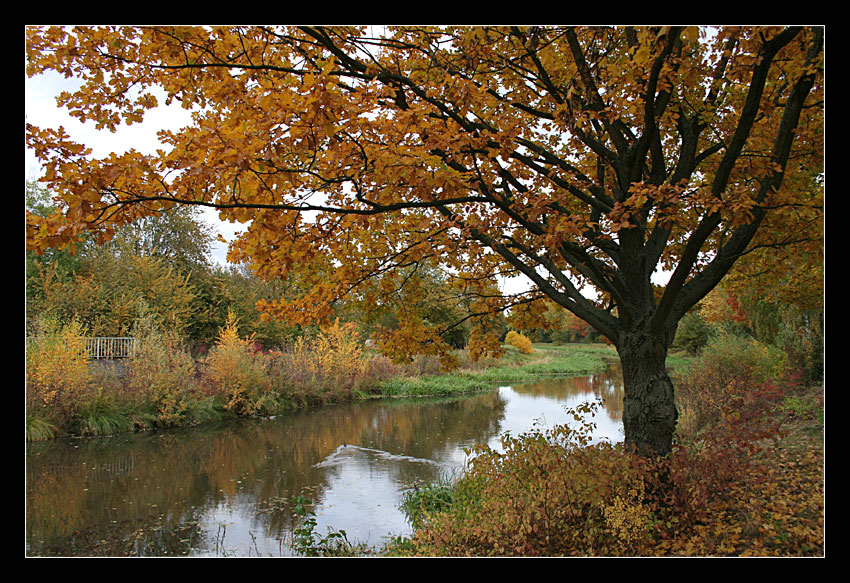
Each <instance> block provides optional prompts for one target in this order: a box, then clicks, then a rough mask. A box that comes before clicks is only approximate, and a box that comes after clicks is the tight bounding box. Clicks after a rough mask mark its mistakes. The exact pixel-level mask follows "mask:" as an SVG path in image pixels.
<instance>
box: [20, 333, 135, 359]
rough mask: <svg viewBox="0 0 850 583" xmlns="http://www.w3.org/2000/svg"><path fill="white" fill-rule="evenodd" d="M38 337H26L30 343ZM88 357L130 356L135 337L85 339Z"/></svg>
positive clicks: (133, 353)
mask: <svg viewBox="0 0 850 583" xmlns="http://www.w3.org/2000/svg"><path fill="white" fill-rule="evenodd" d="M39 338H40V337H28V338H27V340H26V342H27V349H29V347H30V343H32V342H38V341H39ZM85 341H86V351H87V352H88V357H89V358H91V359H93V360H105V359H109V360H112V359H116V358H132V357H134V356H136V342H137V340H136V338H132V337H130V336H96V337H89V338H86V339H85Z"/></svg>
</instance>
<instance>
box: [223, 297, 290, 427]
mask: <svg viewBox="0 0 850 583" xmlns="http://www.w3.org/2000/svg"><path fill="white" fill-rule="evenodd" d="M206 377H207V380H208V381H209V383H210V384H211V387H212V388H211V390H212V391H213V393H214V394H217V395H220V396H221V397H222V398H223V399H224V402H225V404H224V408H225V409H226V410H228V411H230V412H232V413H234V414H236V415H257V414H267V413H270V412H274V411H276V410H277V408H278V399H277V396H276V395H274V394H273V393H272V391H271V383H270V381H269V376H268V375H267V374H266V366H265V362H264V358H263V355H262V353H259V352H257V351H256V350H255V349H254V343H253V337H252V336H249V337H247V338H241V337H240V336H239V331H238V320H237V319H236V316H234V314H233V313H232V312H231V313H230V314H228V317H227V321H226V323H225V326H224V328H222V330H221V332H220V333H219V336H218V340H217V341H216V344H215V346H214V347H213V348H212V350H211V351H210V354H209V356H207V359H206Z"/></svg>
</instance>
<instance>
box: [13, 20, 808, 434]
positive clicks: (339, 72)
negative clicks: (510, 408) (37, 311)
mask: <svg viewBox="0 0 850 583" xmlns="http://www.w3.org/2000/svg"><path fill="white" fill-rule="evenodd" d="M379 32H380V34H379ZM823 34H824V31H823V28H819V27H719V28H711V29H709V28H698V27H684V28H682V27H649V26H648V27H512V26H505V27H421V26H401V27H389V28H387V29H386V30H380V31H378V30H377V29H373V28H371V27H353V26H344V27H310V26H301V27H267V26H215V27H193V26H168V27H160V26H138V27H123V26H121V27H113V26H97V27H80V28H73V29H66V28H62V27H32V28H29V29H28V30H27V67H28V73H29V74H30V75H35V74H38V73H40V72H43V71H46V70H55V71H58V72H60V73H62V74H65V75H67V76H73V77H76V78H78V79H80V80H81V81H82V86H81V87H80V89H79V90H78V91H76V92H73V93H66V94H63V95H62V96H61V97H60V99H59V101H60V103H61V104H62V105H64V106H66V107H67V108H68V109H69V111H70V112H71V113H72V114H73V115H75V116H77V117H78V118H79V119H81V120H93V121H94V122H95V123H96V124H97V126H98V127H101V128H104V129H114V128H115V127H117V126H118V125H119V124H121V123H135V122H138V121H140V120H141V119H142V118H143V116H144V114H145V112H146V111H148V110H150V109H151V108H153V107H156V106H157V105H158V103H159V102H158V100H157V98H156V97H155V95H154V91H153V90H154V89H155V88H157V89H158V90H159V91H161V92H164V95H165V100H166V102H167V103H171V102H174V101H177V102H179V103H181V104H182V106H183V107H185V108H187V109H191V110H192V111H193V114H192V115H193V123H192V124H191V125H190V126H188V127H185V128H182V129H181V130H179V131H173V132H172V131H168V132H163V133H162V134H161V139H162V140H163V141H164V142H165V144H166V145H167V148H166V149H163V150H161V151H159V152H158V153H157V154H156V155H142V154H141V153H139V152H136V151H132V150H131V151H129V152H127V153H123V154H113V155H110V156H107V157H105V158H103V159H92V157H91V156H90V152H89V150H88V149H87V148H86V146H85V145H84V144H77V143H74V142H73V141H72V140H71V139H70V138H69V137H68V136H67V135H65V134H64V132H62V131H61V130H51V129H40V128H38V127H36V126H34V125H31V124H28V125H27V144H28V146H29V147H30V148H32V149H33V150H34V151H35V153H36V154H37V155H38V157H39V158H40V159H41V160H42V162H43V164H44V166H45V176H44V178H43V180H44V182H45V183H46V184H47V185H48V186H49V188H50V189H51V191H52V192H54V193H55V194H56V197H57V201H58V202H59V205H58V207H59V212H57V213H56V214H54V215H51V216H48V217H38V216H35V215H30V214H28V215H27V225H28V229H27V237H28V243H29V245H30V248H32V249H36V250H40V249H44V248H45V247H47V246H57V245H60V246H61V245H67V244H69V243H71V242H73V241H74V240H75V239H76V238H77V237H78V236H79V235H80V234H81V233H82V232H84V231H93V232H94V233H96V235H97V236H98V237H99V238H100V239H101V240H106V239H108V238H109V237H110V236H111V235H112V233H113V231H114V229H115V227H116V225H120V224H126V223H130V222H132V221H135V220H138V219H140V218H142V217H145V216H148V215H150V214H151V213H155V212H159V211H161V210H164V209H168V208H171V207H172V206H174V205H176V204H193V205H208V206H214V207H216V208H217V209H219V213H220V216H221V217H222V218H223V219H225V220H231V221H238V222H242V223H246V224H247V228H246V230H245V231H244V233H243V234H242V235H241V236H240V237H239V239H238V240H237V241H236V242H235V243H234V244H233V245H232V248H231V250H230V256H231V257H232V258H233V259H234V260H238V261H250V263H251V266H252V269H254V270H255V271H256V273H258V274H259V275H261V276H263V277H266V278H275V277H282V276H285V275H287V274H288V273H289V272H290V271H292V270H293V269H304V267H305V266H316V267H311V269H312V273H311V274H308V275H309V276H307V275H305V276H304V277H305V279H308V280H309V283H310V286H309V291H307V292H306V293H305V294H304V295H303V296H302V297H300V298H298V299H296V300H294V301H286V302H277V303H270V304H268V305H267V306H266V309H268V310H269V311H270V313H273V314H275V315H277V316H279V317H282V318H287V319H289V320H290V321H291V322H293V323H301V322H305V321H308V320H313V319H315V318H322V317H327V316H329V315H330V313H331V312H330V310H331V306H332V303H333V301H334V300H335V299H337V298H342V297H345V296H347V295H349V294H352V293H357V290H358V288H360V287H361V286H364V285H367V282H368V281H369V280H370V279H371V278H374V277H377V276H380V278H381V285H385V286H389V285H397V286H401V285H402V284H403V283H404V277H405V274H407V273H409V269H408V268H409V267H411V266H412V265H415V264H417V263H419V262H422V261H437V262H439V263H440V264H441V265H442V266H443V267H444V268H445V269H446V270H447V272H448V273H451V274H452V280H451V285H453V286H456V288H457V289H458V290H460V291H462V292H463V293H464V294H466V295H467V296H468V297H469V298H471V299H472V301H471V303H470V305H469V308H470V311H471V313H472V314H477V315H482V316H483V315H484V314H487V313H492V312H495V311H499V310H503V309H505V308H506V307H511V306H512V307H514V309H515V310H519V309H520V308H523V309H525V310H526V311H527V313H528V314H529V315H536V314H540V313H542V311H543V310H544V309H545V303H544V302H539V301H538V300H544V299H547V298H548V299H549V300H552V301H554V302H556V303H557V304H559V305H561V306H563V307H565V308H567V309H568V310H569V311H571V312H573V313H574V314H576V315H577V316H578V317H580V318H581V319H582V320H584V321H586V322H588V323H589V324H591V325H592V326H593V327H594V328H595V329H597V330H598V331H599V332H601V333H602V334H604V335H605V336H607V337H608V338H609V339H610V340H611V341H612V342H613V343H614V344H615V345H616V346H617V348H618V350H620V353H621V357H622V356H624V355H625V354H629V355H630V356H629V357H628V358H626V359H625V360H628V361H631V360H633V359H632V357H634V358H635V359H636V358H637V352H636V351H637V350H638V349H637V348H636V346H638V345H640V346H644V345H646V344H647V338H651V339H652V342H650V344H651V343H653V342H656V343H657V344H658V345H659V346H660V347H661V348H660V352H659V353H658V355H661V353H665V354H666V347H667V346H669V343H670V340H671V339H672V334H673V333H674V332H675V327H676V324H677V323H678V321H679V319H680V318H681V317H682V316H683V315H684V314H685V313H686V312H687V311H688V309H689V308H691V307H692V306H693V305H695V303H696V302H698V301H699V300H700V299H701V298H702V297H704V296H705V295H706V294H707V293H708V292H709V291H710V290H711V289H712V288H713V287H714V286H715V285H717V284H718V282H720V280H721V279H722V278H723V277H724V275H725V274H726V273H727V272H728V271H729V269H730V268H731V267H732V265H733V264H734V262H735V261H736V260H738V259H739V258H740V257H742V256H743V255H745V254H747V253H748V252H750V251H751V250H753V249H755V248H756V246H757V245H758V244H759V243H758V239H757V238H756V237H755V235H756V233H757V232H758V229H759V227H760V226H761V225H762V224H764V225H767V226H769V227H770V228H771V229H783V230H788V229H793V228H794V224H793V223H794V221H796V220H797V217H799V214H795V212H794V211H795V209H806V217H805V221H806V223H805V224H806V225H807V228H808V229H809V230H811V229H812V228H814V229H817V220H815V221H812V215H811V213H815V217H817V216H818V215H817V213H819V211H820V207H821V205H822V200H821V199H820V197H821V196H822V191H821V190H820V189H818V188H817V187H816V185H817V182H818V180H819V177H820V176H821V175H822V172H823V165H822V157H823V151H822V150H823V107H822V105H823ZM780 213H781V214H782V216H783V217H784V218H783V222H780V223H777V222H776V221H772V220H771V219H770V218H769V217H773V216H778V215H779V214H780ZM766 217H768V218H767V219H766ZM801 220H802V219H801ZM812 225H814V227H813V226H812ZM814 238H815V239H817V235H816V234H815V237H814ZM765 247H767V245H765ZM659 270H666V271H667V272H669V273H670V277H669V282H668V283H667V284H666V285H665V286H664V288H663V290H661V291H660V292H659V293H656V290H655V288H654V286H653V285H652V282H651V278H652V276H653V274H654V273H656V272H657V271H659ZM518 274H523V275H524V276H525V277H527V278H528V279H529V280H530V281H531V282H532V284H533V287H532V289H531V290H530V291H528V292H524V293H522V294H513V295H512V294H508V295H506V294H501V293H499V290H498V288H497V286H496V278H497V277H499V276H506V275H518ZM585 288H588V289H595V290H596V292H597V294H598V295H597V296H595V297H592V298H588V297H586V293H583V290H584V289H585ZM538 305H540V308H537V307H536V306H538ZM401 328H402V329H407V330H410V331H411V334H410V338H411V340H415V341H416V342H415V344H421V343H423V342H428V341H429V339H430V340H431V341H433V340H435V339H436V334H437V333H438V331H437V330H433V331H432V330H428V329H427V327H423V326H422V325H421V322H419V323H416V322H412V321H411V322H406V323H405V325H403V326H402V327H401ZM395 340H396V342H398V343H400V344H401V343H402V342H403V339H402V338H401V336H397V337H396V338H395ZM413 345H414V343H413V342H411V350H412V349H413V348H412V347H413ZM658 355H656V356H658ZM645 357H646V355H645V354H644V355H643V356H642V357H641V358H642V359H643V360H647V358H645ZM648 360H653V361H655V360H657V358H655V357H653V358H650V359H648ZM662 361H663V358H662ZM652 366H653V367H655V369H654V370H657V368H658V364H657V362H656V363H654V364H653V365H652ZM624 367H625V369H629V365H628V364H627V363H626V362H625V361H624ZM645 373H646V371H644V374H638V373H637V372H635V373H634V374H635V375H637V376H640V377H642V379H643V380H641V381H640V382H637V384H638V385H641V386H644V387H646V386H648V385H647V383H649V384H652V383H651V382H650V381H648V380H647V379H648V377H647V376H646V374H645ZM624 374H626V377H627V379H626V384H627V393H628V392H629V388H628V387H629V385H630V384H631V383H632V382H633V381H631V380H630V378H631V377H632V376H633V374H632V372H629V370H626V371H625V373H624ZM653 374H654V373H653ZM649 376H650V377H651V376H653V375H649ZM653 378H654V377H653ZM663 384H669V383H666V382H665V383H663ZM659 390H660V389H659ZM638 392H640V391H638ZM663 392H664V394H665V397H663V398H659V399H656V400H658V401H659V402H661V401H664V402H665V403H666V402H667V401H670V400H672V389H671V388H669V389H664V390H663ZM632 393H633V394H637V393H635V392H634V391H633V392H632ZM668 393H669V395H668ZM641 394H643V393H641ZM628 399H629V397H627V401H628ZM641 399H644V397H641V398H640V399H638V401H640V400H641ZM650 400H652V399H650ZM643 402H644V404H645V403H646V401H645V399H644V400H643ZM663 408H665V411H666V412H665V413H664V414H663V415H662V416H664V417H666V418H667V420H666V421H665V422H664V425H665V428H667V429H669V428H668V427H667V426H669V425H670V423H671V421H670V419H669V417H670V416H671V415H672V416H673V419H672V423H673V424H675V413H674V412H673V413H671V412H670V411H669V403H668V404H666V405H664V407H663ZM638 409H641V410H645V409H646V407H644V406H643V405H641V406H637V405H636V406H635V408H634V411H635V412H636V411H637V410H638ZM650 409H652V407H650ZM626 410H627V414H626V417H627V418H628V417H629V415H630V414H631V413H630V411H631V410H630V408H629V404H628V402H627V404H626ZM635 414H637V413H635ZM653 416H655V417H658V415H656V414H655V413H653V414H651V415H650V417H653ZM626 423H627V429H626V433H627V441H628V440H629V432H630V429H629V427H628V424H629V421H628V419H627V420H626ZM667 429H665V430H664V431H667ZM665 439H666V438H662V441H664V440H665ZM663 449H664V447H663V446H662V447H661V448H660V450H663Z"/></svg>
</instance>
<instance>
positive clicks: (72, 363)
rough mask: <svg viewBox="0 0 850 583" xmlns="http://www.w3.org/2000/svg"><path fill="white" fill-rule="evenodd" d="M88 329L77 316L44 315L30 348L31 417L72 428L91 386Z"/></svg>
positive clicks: (28, 387)
mask: <svg viewBox="0 0 850 583" xmlns="http://www.w3.org/2000/svg"><path fill="white" fill-rule="evenodd" d="M87 360H88V352H87V350H86V344H85V332H84V330H83V327H82V326H81V325H80V324H79V322H77V321H76V320H71V321H70V322H69V323H67V324H65V325H61V324H60V323H59V322H58V321H57V320H55V319H52V318H42V319H41V320H40V321H39V322H38V324H37V327H36V332H35V336H34V337H32V338H31V339H29V340H28V342H27V351H26V405H27V413H28V415H30V416H31V417H39V418H42V419H44V420H45V421H46V422H48V423H49V424H50V425H53V426H55V427H56V428H58V429H68V426H69V424H70V423H71V422H72V421H73V418H74V416H75V415H76V410H77V406H78V404H79V401H80V399H81V398H82V397H83V396H84V394H85V393H86V392H88V391H89V390H90V389H91V374H90V372H89V368H88V364H87Z"/></svg>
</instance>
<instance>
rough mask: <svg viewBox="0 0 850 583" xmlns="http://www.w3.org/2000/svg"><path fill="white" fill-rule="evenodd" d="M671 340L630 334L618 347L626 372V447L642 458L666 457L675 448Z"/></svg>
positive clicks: (624, 380) (644, 334) (625, 335)
mask: <svg viewBox="0 0 850 583" xmlns="http://www.w3.org/2000/svg"><path fill="white" fill-rule="evenodd" d="M671 338H672V334H670V335H669V337H668V338H658V337H656V336H653V335H651V334H648V333H634V332H627V333H624V334H623V335H622V337H621V342H620V343H619V344H618V346H617V350H618V352H619V354H620V362H621V364H622V368H623V384H624V392H625V395H624V397H623V427H624V429H625V446H626V448H627V449H631V450H633V451H635V452H637V453H639V454H642V455H645V456H649V457H654V456H665V455H667V454H668V453H670V451H671V450H672V448H673V432H674V431H675V429H676V419H677V418H678V413H677V411H676V404H675V402H674V395H673V383H672V381H671V380H670V377H669V376H668V375H667V368H666V359H667V348H668V346H669V344H670V339H671Z"/></svg>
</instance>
